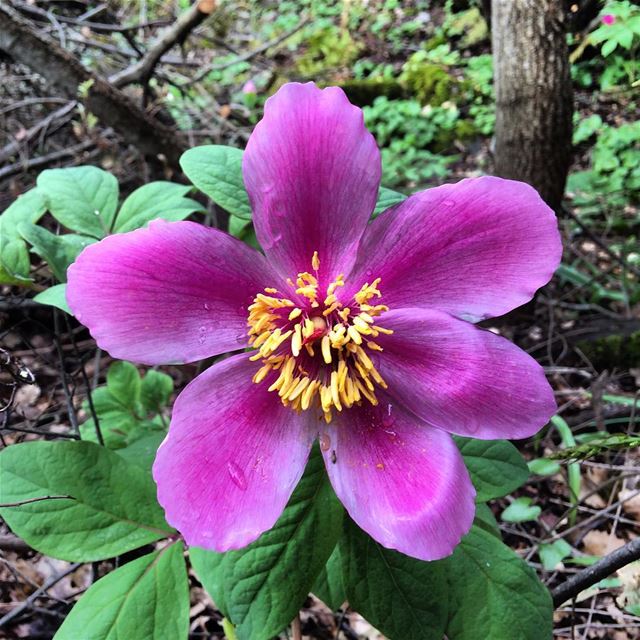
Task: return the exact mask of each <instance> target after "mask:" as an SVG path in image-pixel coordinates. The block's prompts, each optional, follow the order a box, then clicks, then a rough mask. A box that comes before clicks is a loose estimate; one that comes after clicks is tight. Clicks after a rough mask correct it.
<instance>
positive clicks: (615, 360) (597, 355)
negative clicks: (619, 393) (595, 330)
mask: <svg viewBox="0 0 640 640" xmlns="http://www.w3.org/2000/svg"><path fill="white" fill-rule="evenodd" d="M578 347H579V348H580V350H581V351H582V352H583V353H584V355H585V356H586V357H587V358H589V360H590V361H591V362H592V363H593V365H594V366H595V367H596V369H612V368H613V367H617V368H624V369H630V368H632V367H637V366H638V365H640V331H636V332H634V333H631V334H629V335H621V334H613V335H609V336H605V337H603V338H596V339H595V340H583V341H581V342H578Z"/></svg>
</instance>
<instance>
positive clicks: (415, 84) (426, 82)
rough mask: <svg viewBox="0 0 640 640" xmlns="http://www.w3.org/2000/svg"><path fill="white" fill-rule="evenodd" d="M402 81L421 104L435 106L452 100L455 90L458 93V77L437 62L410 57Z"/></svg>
mask: <svg viewBox="0 0 640 640" xmlns="http://www.w3.org/2000/svg"><path fill="white" fill-rule="evenodd" d="M400 81H401V82H402V84H403V86H404V87H406V89H407V91H408V92H409V93H410V94H411V95H413V96H415V97H416V98H417V99H418V100H419V101H420V104H430V105H432V106H434V107H435V106H440V105H441V104H442V103H443V102H447V100H451V98H452V97H453V94H454V92H455V93H457V92H456V91H455V85H456V83H457V81H456V79H455V78H454V77H453V76H452V75H450V74H449V72H448V71H447V69H446V68H445V67H444V66H442V65H440V64H436V63H435V62H420V61H418V60H412V59H411V58H410V59H409V61H408V62H407V64H406V65H405V67H404V70H403V72H402V75H401V76H400Z"/></svg>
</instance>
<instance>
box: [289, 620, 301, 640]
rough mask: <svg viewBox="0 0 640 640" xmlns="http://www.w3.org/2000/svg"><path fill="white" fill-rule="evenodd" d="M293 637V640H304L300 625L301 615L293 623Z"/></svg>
mask: <svg viewBox="0 0 640 640" xmlns="http://www.w3.org/2000/svg"><path fill="white" fill-rule="evenodd" d="M291 635H292V636H293V640H302V626H301V624H300V614H298V615H297V616H296V617H295V618H294V619H293V622H292V623H291Z"/></svg>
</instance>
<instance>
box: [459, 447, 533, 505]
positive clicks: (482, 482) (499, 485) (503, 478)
mask: <svg viewBox="0 0 640 640" xmlns="http://www.w3.org/2000/svg"><path fill="white" fill-rule="evenodd" d="M455 441H456V444H457V445H458V449H460V453H462V456H463V457H464V463H465V464H466V466H467V469H468V470H469V474H470V476H471V481H472V482H473V486H474V487H475V488H476V491H477V496H476V500H477V501H478V502H486V501H487V500H492V499H493V498H500V497H502V496H506V495H507V494H508V493H511V492H512V491H514V490H515V489H517V488H518V487H519V486H521V485H522V484H523V483H524V482H526V480H527V478H528V477H529V469H528V468H527V465H526V463H525V461H524V459H523V458H522V456H521V455H520V453H518V450H517V449H516V448H515V447H514V446H513V445H512V444H511V443H510V442H508V441H507V440H474V439H473V438H461V437H459V436H456V437H455Z"/></svg>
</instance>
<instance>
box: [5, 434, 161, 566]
mask: <svg viewBox="0 0 640 640" xmlns="http://www.w3.org/2000/svg"><path fill="white" fill-rule="evenodd" d="M47 496H69V497H67V498H57V499H47V500H38V501H33V502H30V503H27V504H22V505H19V506H7V505H9V504H15V503H18V502H24V501H27V500H33V499H34V498H42V497H47ZM0 504H2V505H4V506H2V507H0V516H2V518H3V519H4V520H5V522H6V523H7V524H8V525H9V527H11V529H12V530H13V532H14V533H15V534H16V535H18V536H19V537H20V538H22V539H23V540H24V541H25V542H26V543H27V544H28V545H29V546H31V547H33V548H34V549H36V550H37V551H40V552H41V553H44V554H46V555H49V556H53V557H54V558H60V559H62V560H69V561H72V562H76V561H79V562H92V561H95V560H102V559H104V558H111V557H113V556H116V555H120V554H122V553H125V552H126V551H131V549H136V548H137V547H140V546H142V545H145V544H148V543H149V542H153V541H154V540H159V539H160V538H164V537H166V536H168V535H170V534H171V533H172V530H171V529H170V528H169V527H168V526H167V524H166V523H165V521H164V516H163V512H162V509H161V508H160V506H159V505H158V503H157V501H156V487H155V485H154V483H153V480H152V479H151V477H150V475H149V474H148V473H146V472H144V471H143V470H142V469H140V468H138V467H136V466H134V465H131V464H128V463H127V462H125V461H124V460H123V459H122V458H121V457H120V456H117V455H116V454H115V453H113V452H111V451H109V450H108V449H106V448H105V447H100V446H98V445H96V444H93V443H91V442H79V441H65V442H61V441H44V440H38V441H33V442H25V443H22V444H14V445H11V446H9V447H6V448H5V449H3V450H2V451H1V452H0Z"/></svg>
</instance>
